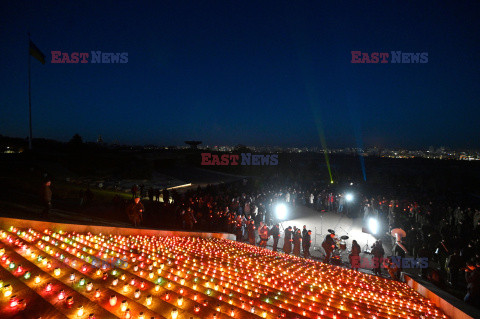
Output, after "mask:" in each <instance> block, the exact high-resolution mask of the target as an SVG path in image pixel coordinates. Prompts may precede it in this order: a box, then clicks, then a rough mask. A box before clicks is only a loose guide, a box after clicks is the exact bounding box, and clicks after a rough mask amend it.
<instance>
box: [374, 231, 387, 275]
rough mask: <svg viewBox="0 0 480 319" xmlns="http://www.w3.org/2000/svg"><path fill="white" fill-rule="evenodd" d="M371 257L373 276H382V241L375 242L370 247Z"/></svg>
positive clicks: (383, 251) (383, 252) (383, 253)
mask: <svg viewBox="0 0 480 319" xmlns="http://www.w3.org/2000/svg"><path fill="white" fill-rule="evenodd" d="M372 255H373V265H374V266H373V272H374V274H375V275H381V274H382V263H383V256H384V255H385V250H384V249H383V245H382V241H381V240H377V241H376V242H375V244H373V246H372Z"/></svg>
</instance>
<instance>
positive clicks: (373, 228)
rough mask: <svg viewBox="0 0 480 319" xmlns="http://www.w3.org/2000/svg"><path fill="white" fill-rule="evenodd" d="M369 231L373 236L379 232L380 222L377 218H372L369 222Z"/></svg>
mask: <svg viewBox="0 0 480 319" xmlns="http://www.w3.org/2000/svg"><path fill="white" fill-rule="evenodd" d="M368 229H369V230H370V232H371V233H372V234H373V235H375V234H376V233H377V232H378V221H377V220H376V219H375V218H370V219H369V220H368Z"/></svg>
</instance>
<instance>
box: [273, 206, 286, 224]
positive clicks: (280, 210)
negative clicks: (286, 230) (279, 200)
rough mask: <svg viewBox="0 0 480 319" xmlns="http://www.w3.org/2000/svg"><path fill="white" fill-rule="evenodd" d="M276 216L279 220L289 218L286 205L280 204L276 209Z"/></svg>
mask: <svg viewBox="0 0 480 319" xmlns="http://www.w3.org/2000/svg"><path fill="white" fill-rule="evenodd" d="M275 214H276V215H277V218H278V219H279V220H284V219H285V217H287V206H285V204H278V205H277V207H275Z"/></svg>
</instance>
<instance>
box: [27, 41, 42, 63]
mask: <svg viewBox="0 0 480 319" xmlns="http://www.w3.org/2000/svg"><path fill="white" fill-rule="evenodd" d="M30 55H31V56H33V57H34V58H35V59H37V60H38V61H40V62H41V63H42V64H45V54H43V53H42V51H40V49H39V48H37V46H36V45H35V44H34V43H33V42H32V41H31V40H30Z"/></svg>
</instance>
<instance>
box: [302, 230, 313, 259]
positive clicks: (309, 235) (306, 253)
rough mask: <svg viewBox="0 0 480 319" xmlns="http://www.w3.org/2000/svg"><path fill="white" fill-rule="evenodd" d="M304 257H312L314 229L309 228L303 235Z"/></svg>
mask: <svg viewBox="0 0 480 319" xmlns="http://www.w3.org/2000/svg"><path fill="white" fill-rule="evenodd" d="M302 243H303V257H305V258H310V246H312V231H311V230H308V231H307V233H306V234H305V236H303V240H302Z"/></svg>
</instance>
